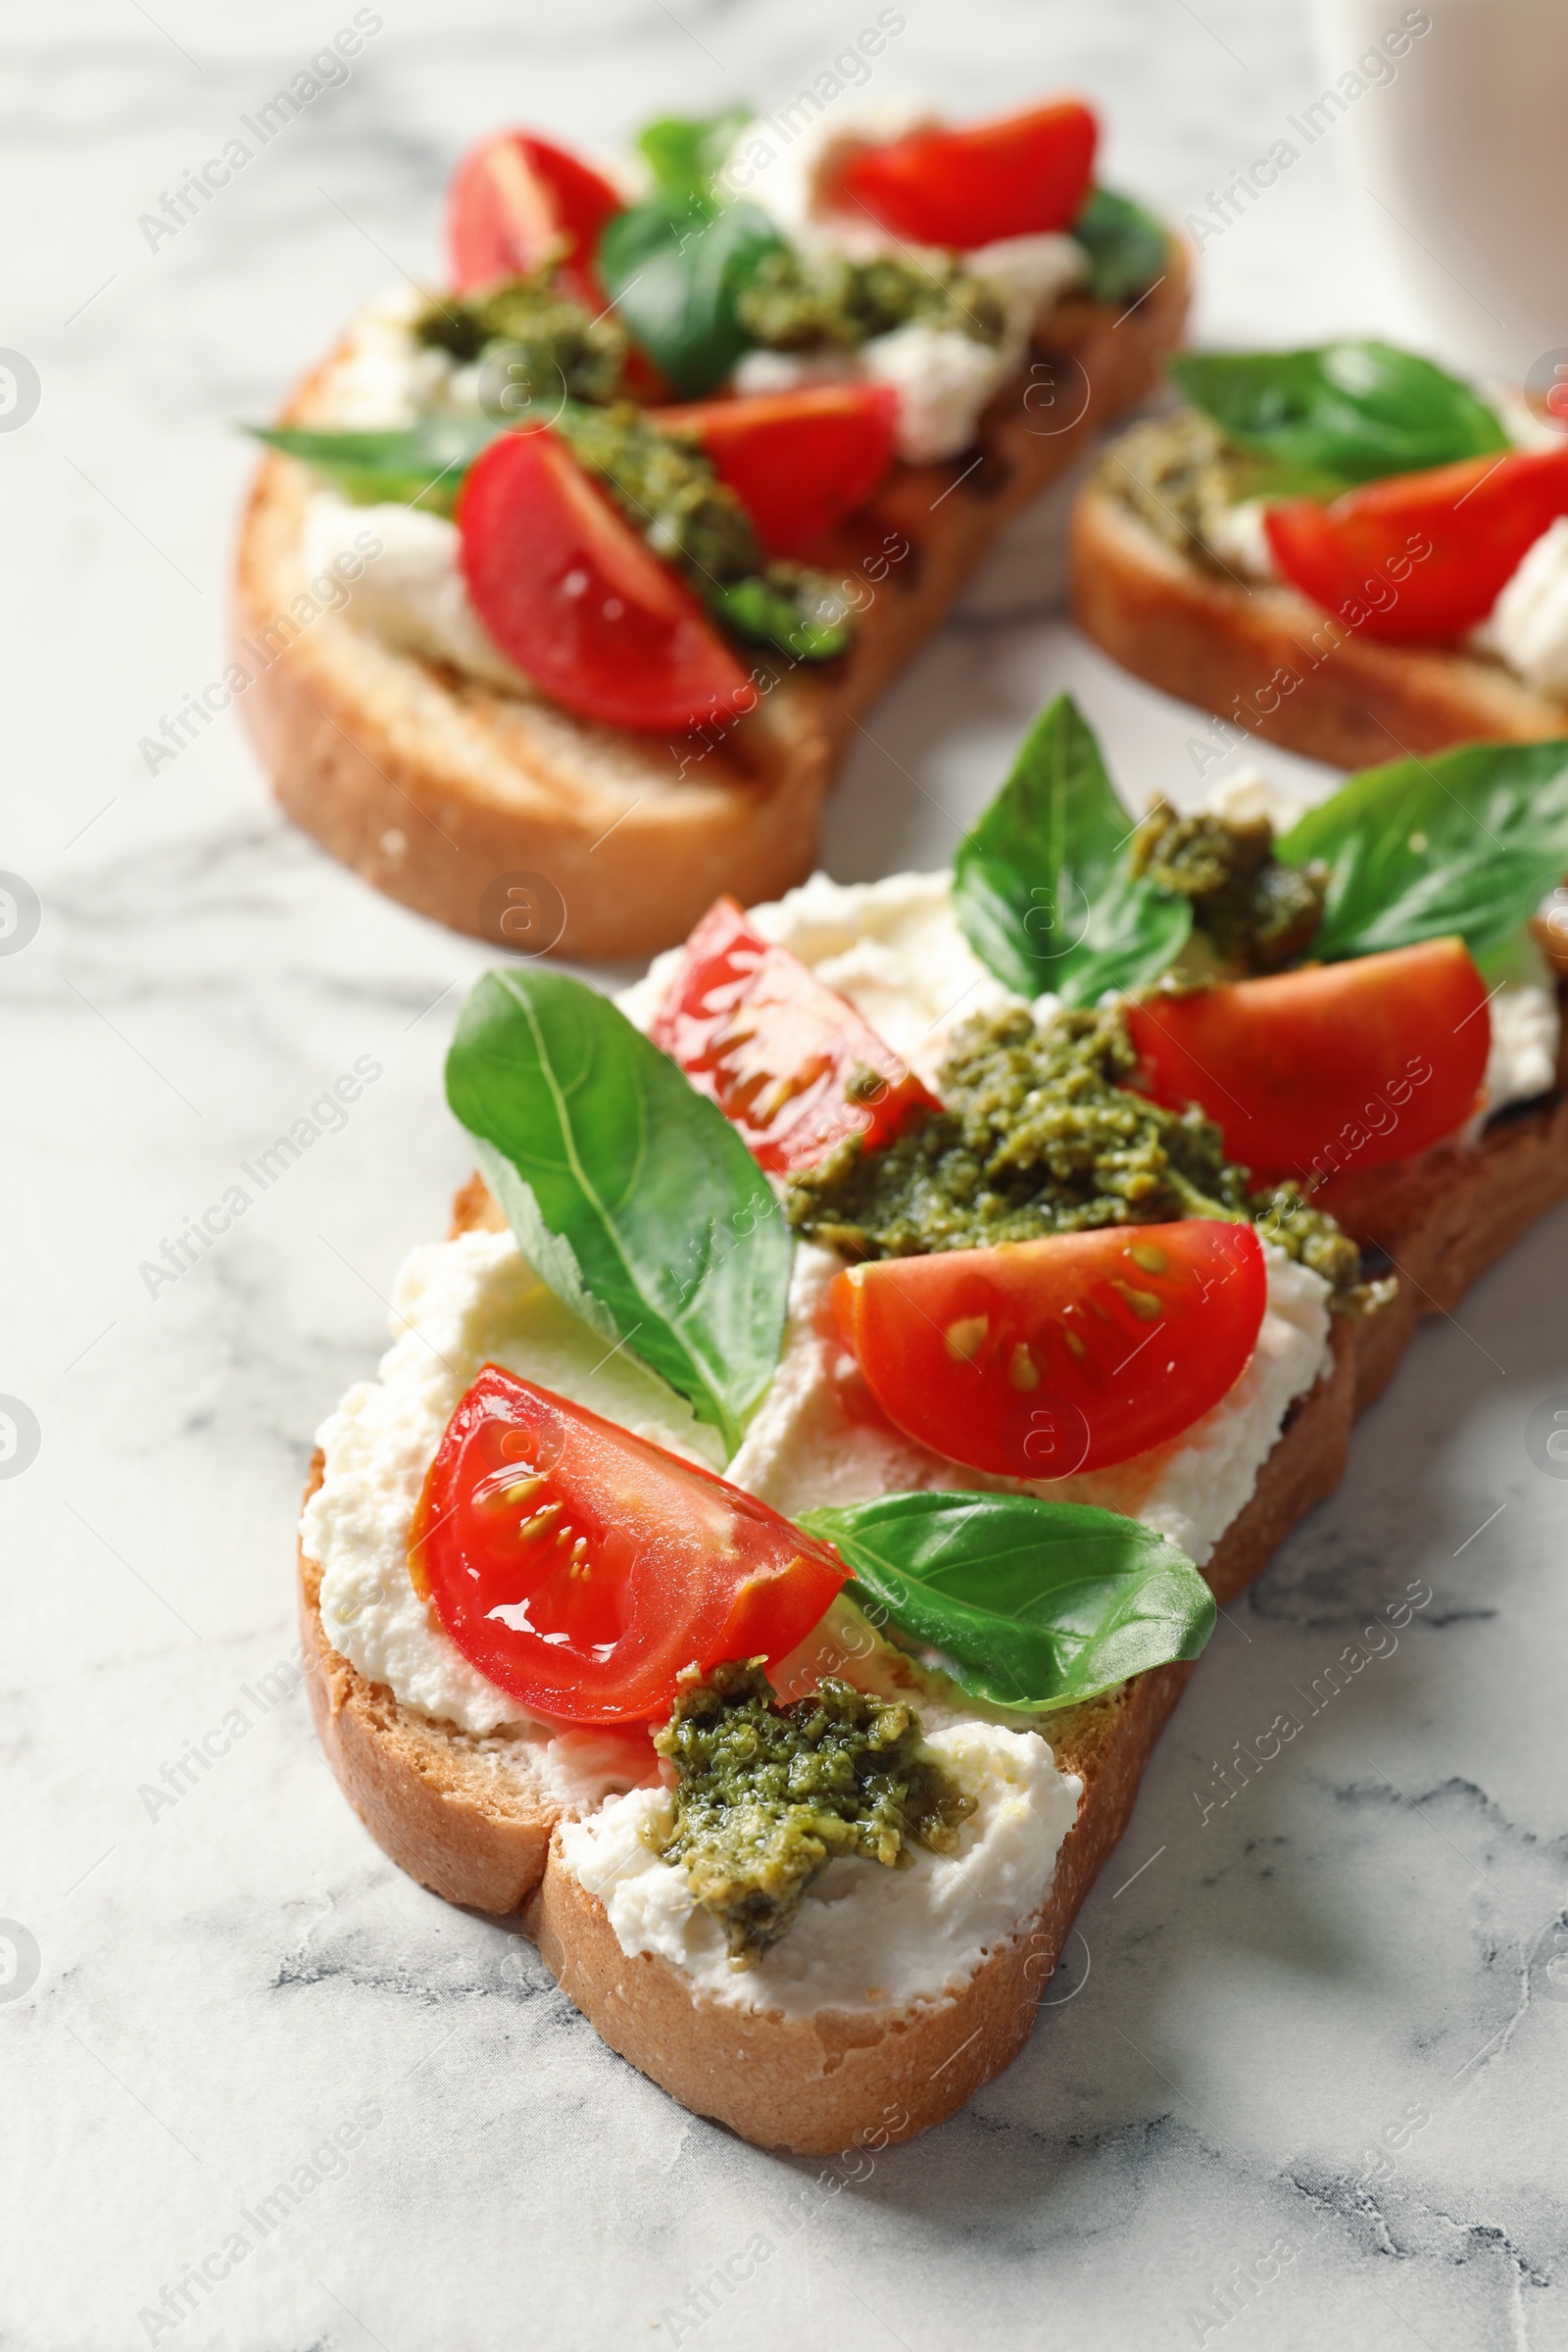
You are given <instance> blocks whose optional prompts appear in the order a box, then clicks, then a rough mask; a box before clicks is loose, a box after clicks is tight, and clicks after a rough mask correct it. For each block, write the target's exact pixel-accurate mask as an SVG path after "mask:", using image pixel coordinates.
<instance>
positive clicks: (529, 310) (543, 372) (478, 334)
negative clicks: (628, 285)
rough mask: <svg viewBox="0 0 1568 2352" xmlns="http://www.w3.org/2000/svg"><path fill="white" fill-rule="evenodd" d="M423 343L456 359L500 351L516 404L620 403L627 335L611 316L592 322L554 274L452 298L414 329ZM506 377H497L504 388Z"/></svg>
mask: <svg viewBox="0 0 1568 2352" xmlns="http://www.w3.org/2000/svg"><path fill="white" fill-rule="evenodd" d="M414 331H415V334H416V335H417V337H418V340H419V341H420V342H421V343H424V344H427V345H430V346H432V347H434V348H435V349H436V350H439V351H449V352H450V353H451V354H452V356H453V358H454V359H456V360H463V361H470V360H477V359H478V358H479V357H480V356H481V354H490V353H492V352H493V353H494V356H495V358H496V361H497V365H498V370H499V369H501V368H504V369H505V375H504V383H505V387H506V397H507V401H508V403H509V405H510V406H513V407H515V408H520V407H521V405H522V401H523V396H524V395H526V397H527V398H528V399H529V400H530V401H532V402H534V403H536V404H539V405H540V406H542V407H543V408H544V409H545V410H547V411H548V410H551V409H553V408H554V406H555V404H556V402H557V401H558V400H559V399H560V398H561V395H562V392H563V390H564V391H565V392H566V393H567V394H568V395H569V396H570V398H571V399H573V400H586V401H606V400H613V399H614V398H615V396H616V394H617V393H618V392H619V390H620V387H621V371H622V369H623V368H624V366H625V361H626V333H625V329H624V328H623V327H622V326H621V324H620V322H619V320H618V319H615V318H614V317H613V315H612V314H607V315H606V316H605V317H603V318H599V319H595V318H593V317H592V316H591V315H590V314H589V312H588V311H587V310H585V309H584V307H583V305H582V304H581V303H580V302H574V301H573V300H572V298H571V296H570V295H568V294H564V293H562V292H561V291H560V289H559V288H558V287H556V286H554V285H552V284H551V282H550V273H549V272H548V271H543V270H542V271H539V272H537V273H536V274H535V275H533V276H532V277H514V278H508V279H507V280H506V282H505V283H504V284H502V285H499V286H491V287H489V288H487V289H486V291H485V292H484V293H482V294H449V295H446V296H445V297H444V298H443V299H442V300H441V301H440V302H437V303H432V304H431V305H430V307H429V309H428V310H426V311H425V312H424V314H423V316H422V317H421V318H419V319H417V321H416V324H415V329H414ZM502 381H503V378H502V377H501V375H500V374H499V373H498V388H499V387H500V385H501V382H502Z"/></svg>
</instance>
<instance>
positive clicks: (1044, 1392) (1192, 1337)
mask: <svg viewBox="0 0 1568 2352" xmlns="http://www.w3.org/2000/svg"><path fill="white" fill-rule="evenodd" d="M832 1299H833V1311H834V1316H835V1319H836V1321H837V1323H838V1327H839V1332H840V1335H841V1336H842V1338H843V1340H844V1342H845V1344H846V1346H847V1347H848V1348H851V1349H852V1350H853V1352H854V1354H855V1357H856V1360H857V1362H858V1364H859V1367H860V1370H861V1371H862V1372H863V1373H864V1374H865V1378H866V1383H867V1385H868V1387H869V1388H870V1391H871V1394H872V1396H873V1397H875V1398H876V1400H877V1403H878V1404H879V1405H880V1406H881V1407H882V1410H883V1411H884V1412H885V1413H886V1414H887V1417H888V1419H889V1420H890V1421H892V1422H894V1423H895V1424H896V1425H897V1427H898V1428H900V1429H902V1430H903V1431H904V1432H905V1433H906V1435H907V1436H908V1437H911V1438H914V1439H915V1440H917V1442H918V1443H919V1444H920V1445H922V1446H929V1447H930V1448H931V1450H932V1452H933V1453H941V1454H946V1455H947V1457H948V1458H949V1459H950V1460H951V1461H956V1462H963V1463H965V1464H967V1466H968V1467H969V1468H971V1469H974V1470H989V1471H992V1472H994V1473H997V1474H999V1475H1001V1476H1003V1477H1006V1478H1024V1479H1051V1478H1067V1477H1070V1476H1071V1475H1072V1473H1073V1472H1074V1471H1077V1470H1101V1469H1103V1468H1105V1466H1106V1465H1107V1464H1108V1463H1111V1462H1125V1461H1130V1460H1131V1458H1132V1456H1133V1455H1134V1454H1137V1453H1146V1452H1147V1451H1148V1450H1149V1448H1150V1446H1161V1445H1163V1444H1164V1443H1165V1441H1166V1440H1167V1439H1169V1438H1174V1437H1177V1436H1179V1435H1180V1433H1181V1431H1183V1430H1184V1429H1187V1428H1189V1427H1191V1425H1192V1423H1193V1422H1195V1421H1196V1420H1197V1419H1198V1418H1199V1416H1200V1415H1201V1414H1202V1413H1206V1412H1207V1410H1208V1408H1209V1406H1210V1405H1212V1404H1217V1403H1218V1402H1219V1400H1220V1398H1221V1397H1224V1396H1225V1395H1226V1394H1227V1393H1228V1392H1229V1390H1230V1389H1231V1388H1232V1387H1233V1386H1234V1385H1235V1383H1236V1381H1237V1380H1238V1379H1239V1378H1240V1376H1241V1373H1242V1371H1243V1369H1244V1368H1245V1366H1246V1364H1247V1360H1248V1358H1249V1357H1250V1354H1251V1352H1252V1349H1253V1348H1254V1347H1255V1346H1256V1344H1257V1333H1258V1327H1259V1325H1260V1324H1261V1322H1262V1320H1263V1309H1264V1306H1265V1305H1266V1303H1267V1299H1268V1276H1267V1271H1266V1269H1265V1266H1264V1262H1263V1250H1262V1245H1261V1244H1260V1243H1259V1241H1258V1238H1257V1235H1256V1233H1255V1232H1254V1231H1253V1229H1252V1227H1251V1226H1250V1225H1230V1224H1220V1223H1217V1222H1215V1221H1213V1220H1211V1219H1209V1218H1206V1217H1194V1218H1189V1219H1185V1220H1184V1221H1183V1222H1182V1223H1180V1224H1177V1225H1113V1226H1104V1227H1102V1228H1101V1229H1100V1230H1099V1231H1097V1232H1094V1233H1063V1234H1056V1235H1054V1236H1053V1237H1052V1238H1051V1239H1050V1240H1048V1241H1041V1242H1013V1243H1005V1244H1004V1245H1003V1246H1002V1247H1001V1248H999V1249H995V1250H941V1251H939V1252H938V1253H937V1254H936V1255H934V1256H931V1257H885V1258H879V1259H877V1260H876V1261H875V1262H874V1263H873V1264H871V1265H867V1266H852V1267H851V1268H850V1269H849V1271H848V1272H847V1273H844V1274H840V1275H837V1276H835V1278H834V1282H833V1291H832Z"/></svg>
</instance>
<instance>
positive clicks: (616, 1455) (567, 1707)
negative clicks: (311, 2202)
mask: <svg viewBox="0 0 1568 2352" xmlns="http://www.w3.org/2000/svg"><path fill="white" fill-rule="evenodd" d="M409 1571H410V1574H411V1576H412V1577H413V1579H414V1583H415V1586H416V1588H417V1591H419V1592H420V1593H424V1594H425V1595H426V1596H427V1598H428V1599H429V1601H430V1602H431V1604H432V1606H433V1607H434V1609H435V1613H436V1615H437V1617H438V1618H439V1619H440V1621H441V1623H442V1625H443V1626H444V1628H445V1629H446V1631H447V1632H448V1633H449V1634H450V1635H451V1637H452V1639H453V1641H454V1642H456V1643H457V1645H458V1647H459V1649H461V1650H462V1652H463V1654H464V1656H465V1657H466V1659H467V1660H468V1662H469V1664H470V1665H471V1666H475V1667H477V1668H478V1670H479V1672H480V1673H481V1674H483V1675H485V1676H487V1677H488V1678H489V1680H490V1681H491V1682H492V1683H495V1684H496V1685H498V1687H499V1688H500V1689H501V1690H503V1691H511V1692H512V1694H513V1696H514V1697H515V1698H518V1699H520V1700H521V1701H522V1703H523V1704H524V1706H527V1707H531V1708H535V1709H537V1710H538V1712H539V1713H540V1714H542V1715H562V1716H565V1717H566V1718H567V1719H568V1720H569V1721H571V1722H574V1723H646V1722H647V1721H649V1720H650V1719H651V1718H652V1717H654V1716H658V1715H662V1714H663V1713H665V1711H666V1710H667V1708H668V1705H669V1702H670V1700H671V1699H672V1698H673V1696H674V1694H675V1678H676V1676H677V1675H678V1674H679V1673H680V1670H681V1668H682V1667H683V1666H688V1665H690V1664H691V1663H692V1661H693V1660H694V1659H695V1661H696V1662H697V1664H698V1665H699V1666H700V1667H701V1668H702V1669H703V1671H704V1673H705V1674H706V1673H707V1672H708V1670H709V1668H710V1667H711V1666H716V1665H717V1664H718V1663H719V1661H720V1660H721V1659H724V1658H752V1657H766V1658H768V1659H769V1660H771V1659H774V1658H781V1657H784V1656H785V1655H786V1654H787V1653H788V1652H789V1651H790V1650H792V1649H793V1648H794V1647H795V1645H796V1643H797V1642H803V1641H804V1640H805V1638H806V1636H807V1635H808V1634H809V1632H810V1630H811V1628H812V1626H813V1625H815V1624H816V1622H817V1620H818V1618H819V1617H821V1615H822V1613H823V1611H824V1610H825V1609H826V1608H827V1607H828V1605H829V1603H830V1602H831V1601H832V1600H833V1598H834V1597H835V1595H836V1594H837V1593H838V1591H839V1589H840V1587H841V1586H842V1585H843V1584H844V1582H845V1579H846V1576H847V1573H848V1572H847V1570H846V1569H845V1567H844V1564H843V1562H842V1561H841V1560H840V1559H839V1557H838V1554H837V1553H836V1552H834V1551H830V1550H829V1549H828V1548H827V1547H826V1546H825V1545H824V1544H816V1543H813V1542H812V1541H811V1539H810V1538H809V1536H806V1535H803V1534H802V1533H801V1530H800V1529H799V1528H798V1527H794V1526H792V1525H791V1523H790V1522H789V1520H788V1519H781V1518H780V1517H779V1514H778V1513H777V1511H770V1510H769V1509H768V1507H767V1505H766V1504H765V1503H762V1502H759V1501H758V1500H757V1498H756V1496H755V1495H747V1494H744V1493H743V1492H742V1491H741V1489H740V1488H739V1487H732V1486H730V1485H729V1483H728V1482H727V1480H725V1479H722V1478H715V1477H714V1476H713V1474H712V1472H711V1471H709V1470H700V1469H698V1468H697V1467H696V1466H695V1465H694V1464H693V1463H691V1462H683V1461H681V1460H679V1459H678V1458H677V1456H676V1455H674V1454H672V1453H666V1452H665V1451H664V1450H663V1448H662V1446H652V1445H650V1444H649V1443H648V1441H647V1439H646V1438H637V1437H633V1436H632V1434H631V1432H630V1430H626V1429H621V1428H619V1427H618V1426H617V1425H616V1424H615V1423H614V1422H613V1421H604V1420H601V1418H600V1416H599V1415H598V1414H597V1413H590V1412H588V1411H587V1410H585V1408H584V1407H583V1406H582V1405H579V1404H571V1403H569V1402H568V1401H567V1399H566V1398H565V1397H557V1396H553V1395H552V1394H551V1392H550V1391H549V1390H548V1389H538V1388H535V1387H534V1386H533V1384H532V1382H531V1381H526V1380H520V1379H518V1377H517V1376H516V1374H515V1373H513V1372H506V1371H503V1370H502V1368H501V1366H500V1365H499V1364H486V1365H485V1367H484V1370H483V1371H482V1372H481V1373H480V1374H479V1377H478V1378H477V1380H475V1382H474V1383H473V1386H472V1387H471V1388H470V1389H469V1390H468V1392H467V1394H466V1397H464V1398H463V1401H462V1403H461V1404H460V1405H459V1406H458V1409H457V1411H456V1412H455V1413H454V1414H453V1416H452V1419H451V1420H450V1421H449V1422H448V1424H447V1430H446V1435H445V1436H444V1437H443V1438H442V1440H441V1444H440V1446H439V1448H438V1449H437V1452H436V1457H435V1460H434V1461H433V1462H432V1463H431V1465H430V1470H429V1474H428V1476H427V1477H426V1479H425V1482H424V1491H423V1493H422V1494H421V1495H420V1496H419V1502H418V1507H417V1510H416V1512H415V1515H414V1525H413V1528H412V1530H411V1532H410V1538H409Z"/></svg>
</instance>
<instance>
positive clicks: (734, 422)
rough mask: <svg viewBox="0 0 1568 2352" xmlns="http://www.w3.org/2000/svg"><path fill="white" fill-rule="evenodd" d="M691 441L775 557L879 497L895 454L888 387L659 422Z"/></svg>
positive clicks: (831, 389) (699, 411)
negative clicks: (688, 434)
mask: <svg viewBox="0 0 1568 2352" xmlns="http://www.w3.org/2000/svg"><path fill="white" fill-rule="evenodd" d="M652 421H653V422H654V423H655V424H661V425H666V426H670V427H673V428H675V429H676V430H685V431H690V432H692V433H694V434H695V436H696V439H697V441H698V443H699V445H700V447H701V448H702V450H703V451H704V453H705V455H707V456H708V457H710V458H711V460H712V462H713V466H714V469H715V471H716V472H717V474H718V478H719V480H720V481H721V482H727V483H728V484H729V487H730V488H731V489H732V490H733V491H734V493H735V495H736V497H737V498H738V499H739V500H740V502H741V504H742V505H743V506H744V507H745V509H746V511H747V513H748V514H749V515H751V518H752V520H753V522H754V523H755V524H756V525H757V534H758V537H759V538H760V540H761V542H762V545H763V547H764V548H765V549H766V550H767V553H768V554H769V555H770V556H799V555H804V554H805V553H806V552H807V550H808V549H809V548H812V547H814V546H815V545H816V544H817V542H818V541H819V540H821V539H824V538H825V537H826V536H827V534H828V532H829V531H831V530H833V529H834V528H835V527H836V525H837V524H839V523H841V522H842V521H843V520H844V519H845V517H846V515H854V514H856V513H857V512H858V509H859V508H861V507H863V506H864V505H865V504H866V501H867V500H868V499H870V498H872V497H874V495H875V494H876V492H877V490H878V489H880V487H881V485H882V482H883V480H884V478H885V476H886V474H887V471H888V468H889V466H891V465H892V464H893V461H894V458H895V456H896V455H897V453H898V424H899V396H898V394H897V392H896V391H894V389H893V387H892V386H891V385H890V384H808V385H806V386H804V387H803V388H802V389H801V390H800V391H798V392H778V393H772V394H766V395H763V396H761V397H760V398H757V399H746V400H705V401H694V402H691V403H689V404H688V405H687V406H685V407H683V408H675V409H661V410H657V411H656V412H655V413H654V416H653V418H652Z"/></svg>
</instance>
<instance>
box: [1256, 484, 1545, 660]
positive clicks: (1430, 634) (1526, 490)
mask: <svg viewBox="0 0 1568 2352" xmlns="http://www.w3.org/2000/svg"><path fill="white" fill-rule="evenodd" d="M1558 515H1568V448H1562V449H1544V450H1543V449H1516V450H1512V451H1510V452H1509V453H1508V454H1507V455H1506V456H1504V457H1500V458H1466V459H1464V460H1463V461H1462V462H1461V463H1460V464H1459V465H1457V466H1431V467H1429V468H1428V469H1427V470H1426V471H1425V472H1423V473H1397V474H1393V475H1391V476H1390V477H1389V479H1388V480H1387V481H1381V482H1369V483H1367V484H1366V485H1365V486H1364V487H1363V488H1362V489H1359V490H1350V491H1348V492H1347V493H1346V495H1345V496H1344V497H1343V498H1337V499H1336V500H1335V501H1334V504H1333V505H1332V506H1330V507H1320V506H1319V505H1318V504H1317V503H1316V501H1315V500H1313V499H1310V498H1291V499H1285V500H1282V502H1281V503H1280V504H1279V505H1278V506H1275V507H1270V508H1269V509H1268V511H1267V513H1266V515H1264V527H1265V529H1266V530H1267V532H1268V541H1269V545H1270V547H1271V548H1272V549H1273V551H1274V560H1275V562H1276V563H1277V564H1278V565H1279V567H1280V570H1281V572H1282V573H1283V574H1284V576H1285V578H1286V579H1287V580H1289V581H1290V583H1291V585H1292V587H1293V588H1299V589H1300V591H1301V593H1302V595H1303V596H1309V597H1310V598H1311V599H1312V601H1313V603H1314V604H1318V605H1321V606H1322V607H1323V608H1324V610H1325V612H1329V613H1336V614H1337V615H1338V616H1339V617H1340V618H1341V619H1342V620H1345V621H1347V622H1348V624H1349V626H1350V627H1351V628H1353V629H1356V630H1359V631H1361V632H1363V633H1364V634H1365V635H1366V636H1368V637H1379V638H1388V639H1390V640H1394V641H1397V642H1400V643H1405V644H1412V645H1426V644H1441V643H1443V642H1444V641H1446V639H1448V638H1451V637H1459V636H1462V635H1463V634H1464V632H1465V630H1466V629H1473V628H1474V627H1475V626H1476V624H1477V622H1478V621H1482V620H1485V619H1486V617H1487V614H1488V613H1490V612H1491V611H1492V608H1493V606H1494V605H1495V603H1496V601H1497V598H1498V596H1499V595H1500V593H1501V591H1502V590H1503V589H1504V588H1505V587H1506V586H1507V583H1508V582H1509V580H1510V579H1512V577H1513V575H1514V573H1515V572H1516V571H1517V570H1518V568H1519V565H1520V564H1522V563H1523V561H1524V559H1525V557H1526V555H1527V554H1528V553H1529V551H1530V549H1531V548H1532V547H1534V545H1535V543H1536V541H1537V540H1538V539H1539V538H1540V537H1541V534H1542V532H1543V531H1544V530H1545V529H1546V528H1547V527H1548V525H1550V524H1551V523H1553V522H1555V521H1556V519H1557V517H1558Z"/></svg>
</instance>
